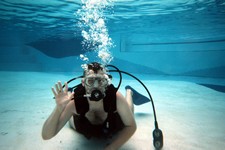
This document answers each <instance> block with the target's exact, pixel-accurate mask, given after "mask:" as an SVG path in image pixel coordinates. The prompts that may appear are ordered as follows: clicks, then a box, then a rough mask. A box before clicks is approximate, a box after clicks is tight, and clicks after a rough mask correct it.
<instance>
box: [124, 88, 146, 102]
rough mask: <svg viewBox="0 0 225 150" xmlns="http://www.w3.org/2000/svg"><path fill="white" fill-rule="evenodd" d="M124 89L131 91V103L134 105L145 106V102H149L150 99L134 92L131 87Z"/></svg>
mask: <svg viewBox="0 0 225 150" xmlns="http://www.w3.org/2000/svg"><path fill="white" fill-rule="evenodd" d="M125 89H126V90H127V89H130V90H131V91H132V98H133V103H134V104H135V105H142V104H145V103H147V102H150V99H149V98H147V97H146V96H144V95H142V94H140V93H139V92H138V91H136V90H135V89H133V88H132V87H131V86H129V85H127V86H126V87H125Z"/></svg>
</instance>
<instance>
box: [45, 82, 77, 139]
mask: <svg viewBox="0 0 225 150" xmlns="http://www.w3.org/2000/svg"><path fill="white" fill-rule="evenodd" d="M52 92H53V94H54V96H55V101H56V107H55V109H54V110H53V112H52V113H51V115H50V116H49V117H48V119H47V120H46V121H45V123H44V125H43V128H42V138H43V139H45V140H47V139H50V138H52V137H53V136H55V135H56V134H57V133H58V132H59V130H60V129H61V128H62V127H63V125H64V124H65V123H66V121H68V120H69V119H68V118H69V117H70V116H71V115H72V109H73V107H74V105H72V104H70V103H73V101H70V100H71V99H72V96H73V93H68V86H67V84H66V88H65V90H63V88H62V85H61V83H60V82H58V84H56V85H55V89H54V88H52ZM68 104H70V105H68ZM67 107H68V108H67Z"/></svg>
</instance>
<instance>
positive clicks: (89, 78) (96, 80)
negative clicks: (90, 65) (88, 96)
mask: <svg viewBox="0 0 225 150" xmlns="http://www.w3.org/2000/svg"><path fill="white" fill-rule="evenodd" d="M83 85H84V86H85V89H86V92H87V93H91V92H92V91H93V90H95V89H98V90H100V91H101V92H105V89H106V87H107V86H108V76H107V75H106V74H105V73H104V72H103V71H101V70H99V71H98V72H97V73H94V71H93V70H89V71H88V72H87V73H86V76H85V78H84V79H83Z"/></svg>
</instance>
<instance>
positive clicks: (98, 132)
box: [73, 84, 124, 139]
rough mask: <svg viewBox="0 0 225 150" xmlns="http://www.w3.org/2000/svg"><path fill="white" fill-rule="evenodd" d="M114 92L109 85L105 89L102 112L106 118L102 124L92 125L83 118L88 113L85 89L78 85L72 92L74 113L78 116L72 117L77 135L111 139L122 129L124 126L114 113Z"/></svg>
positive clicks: (114, 89) (115, 112)
mask: <svg viewBox="0 0 225 150" xmlns="http://www.w3.org/2000/svg"><path fill="white" fill-rule="evenodd" d="M116 92H117V89H116V88H115V87H114V86H113V85H112V84H111V85H109V86H108V87H107V90H106V96H105V97H104V99H103V107H104V111H105V112H107V113H108V116H107V118H106V120H105V121H104V123H103V124H100V125H93V124H91V123H90V121H89V120H88V119H87V118H86V117H85V114H86V113H87V112H88V111H89V104H88V100H87V98H86V97H84V95H85V88H84V87H83V86H82V85H81V84H80V85H78V86H77V88H76V89H75V90H74V100H75V107H76V111H77V113H78V114H79V115H73V117H74V125H75V127H76V130H77V131H78V132H79V133H82V134H83V135H84V136H85V137H87V138H88V139H89V138H91V137H92V136H95V137H103V138H105V137H111V136H112V135H113V134H114V133H116V132H118V131H119V130H121V129H122V128H123V127H124V124H123V122H122V120H121V118H120V116H119V114H118V113H117V111H116Z"/></svg>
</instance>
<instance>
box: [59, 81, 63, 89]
mask: <svg viewBox="0 0 225 150" xmlns="http://www.w3.org/2000/svg"><path fill="white" fill-rule="evenodd" d="M58 85H59V91H60V92H63V87H62V83H61V82H60V81H59V82H58Z"/></svg>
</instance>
